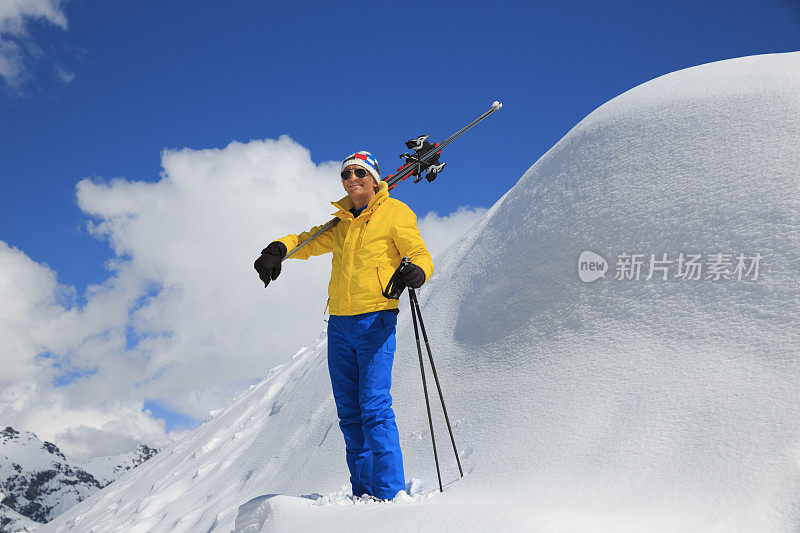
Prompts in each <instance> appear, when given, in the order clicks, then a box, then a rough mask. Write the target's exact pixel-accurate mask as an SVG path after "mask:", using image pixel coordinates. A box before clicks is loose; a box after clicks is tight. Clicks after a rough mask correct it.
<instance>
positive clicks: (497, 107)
mask: <svg viewBox="0 0 800 533" xmlns="http://www.w3.org/2000/svg"><path fill="white" fill-rule="evenodd" d="M501 107H503V104H502V103H500V102H498V101H497V100H495V101H494V102H493V103H492V109H500V108H501Z"/></svg>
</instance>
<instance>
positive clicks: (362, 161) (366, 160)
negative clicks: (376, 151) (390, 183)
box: [342, 151, 381, 183]
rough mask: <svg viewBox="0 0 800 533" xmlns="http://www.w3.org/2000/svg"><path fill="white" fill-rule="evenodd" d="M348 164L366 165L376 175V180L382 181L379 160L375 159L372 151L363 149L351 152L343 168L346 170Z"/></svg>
mask: <svg viewBox="0 0 800 533" xmlns="http://www.w3.org/2000/svg"><path fill="white" fill-rule="evenodd" d="M347 165H359V166H362V167H364V168H365V169H367V170H368V171H369V173H370V174H372V175H373V176H374V177H375V181H377V182H379V183H380V181H381V171H380V170H379V169H378V160H377V159H375V157H374V156H373V155H372V154H371V153H369V152H365V151H361V152H356V153H354V154H351V155H349V156H347V158H346V159H345V160H344V163H342V170H344V168H345V167H346V166H347Z"/></svg>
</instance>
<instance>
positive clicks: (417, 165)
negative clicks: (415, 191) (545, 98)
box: [282, 101, 503, 261]
mask: <svg viewBox="0 0 800 533" xmlns="http://www.w3.org/2000/svg"><path fill="white" fill-rule="evenodd" d="M501 107H503V104H502V103H500V102H497V101H495V102H493V103H492V106H491V107H490V108H489V109H487V110H486V111H484V112H483V113H482V114H481V115H480V116H479V117H478V118H476V119H475V120H473V121H472V122H470V123H469V124H467V125H466V126H464V127H463V128H461V129H460V130H458V131H457V132H455V133H454V134H452V135H451V136H450V137H448V138H447V139H445V140H444V141H442V142H441V143H431V142H430V141H428V136H429V134H425V135H420V136H419V137H416V138H415V139H411V140H409V141H406V148H408V150H409V151H408V152H406V153H404V154H401V155H400V157H401V158H402V159H405V164H404V165H403V166H401V167H400V168H398V169H397V172H396V173H395V174H389V175H388V176H386V179H385V180H383V181H385V182H386V183H387V184H388V185H389V190H391V189H393V188H394V187H396V186H397V185H398V184H399V183H400V182H401V181H403V180H405V179H408V178H409V177H410V176H416V179H415V180H414V183H418V182H419V181H420V180H421V179H422V178H423V173H425V176H424V177H425V179H426V180H427V181H428V183H430V182H432V181H433V180H435V179H436V177H437V176H438V175H439V173H440V172H441V171H442V170H443V169H444V166H445V165H446V164H447V163H441V162H440V161H439V156H440V155H441V154H442V150H443V149H444V148H445V147H446V146H447V145H448V144H450V143H452V142H453V141H455V140H456V139H458V138H459V137H461V136H462V135H464V134H465V133H466V132H467V131H469V130H470V129H471V128H473V127H474V126H475V125H476V124H478V123H479V122H480V121H482V120H483V119H485V118H486V117H488V116H489V115H491V114H492V113H494V112H495V111H497V110H498V109H500V108H501ZM339 220H340V219H339V218H333V219H332V220H329V221H328V222H327V223H326V224H325V225H324V226H322V228H320V229H319V231H317V232H316V233H314V235H312V236H311V237H309V238H308V239H306V240H305V241H303V242H301V243H300V244H298V245H297V247H296V248H295V249H294V250H292V251H291V252H289V253H288V254H286V257H284V258H283V260H282V261H285V260H286V259H289V258H290V257H292V255H293V254H294V253H295V252H297V251H298V250H299V249H300V248H302V247H303V246H305V245H306V244H308V243H310V242H311V241H313V240H314V239H316V238H317V237H319V236H320V235H322V234H323V233H325V232H326V231H328V230H329V229H331V228H332V227H334V226H335V225H336V224H337V223H338V222H339Z"/></svg>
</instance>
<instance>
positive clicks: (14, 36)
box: [0, 0, 74, 87]
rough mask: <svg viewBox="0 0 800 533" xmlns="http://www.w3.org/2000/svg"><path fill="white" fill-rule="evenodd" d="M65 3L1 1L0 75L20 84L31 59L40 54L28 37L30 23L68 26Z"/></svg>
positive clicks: (59, 0)
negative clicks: (63, 5)
mask: <svg viewBox="0 0 800 533" xmlns="http://www.w3.org/2000/svg"><path fill="white" fill-rule="evenodd" d="M62 4H63V0H0V77H2V78H3V79H4V80H5V81H6V83H7V84H8V85H10V86H11V87H19V86H20V84H21V83H22V81H23V80H24V79H25V75H26V68H27V66H28V65H29V63H30V62H31V60H32V59H33V58H35V57H36V56H38V55H41V50H40V49H39V48H38V47H37V46H36V44H35V43H34V42H33V41H32V40H31V39H30V38H29V36H28V32H27V29H26V26H27V24H29V23H30V22H32V21H36V22H45V23H48V24H52V25H55V26H58V27H59V28H62V29H67V18H66V16H64V12H63V10H62ZM64 74H66V75H67V76H69V73H67V72H66V71H64ZM73 77H74V75H73ZM61 79H62V80H64V77H63V76H61ZM69 81H71V79H70V80H69Z"/></svg>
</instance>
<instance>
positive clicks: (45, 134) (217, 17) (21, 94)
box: [0, 0, 800, 426]
mask: <svg viewBox="0 0 800 533" xmlns="http://www.w3.org/2000/svg"><path fill="white" fill-rule="evenodd" d="M62 11H63V14H64V15H65V17H66V20H67V26H66V28H62V27H58V26H56V25H53V24H48V23H46V22H43V21H38V22H37V21H31V22H29V23H28V24H27V26H26V28H27V35H26V36H24V37H18V38H16V39H17V42H24V43H27V44H26V46H29V47H30V48H29V50H31V52H30V53H29V54H28V55H27V56H26V61H25V77H24V79H22V80H18V81H16V82H14V83H11V82H10V81H9V80H8V79H5V80H3V79H2V78H0V146H2V157H0V240H2V241H5V242H6V243H8V244H10V245H12V246H15V247H17V248H19V249H21V250H23V251H24V252H25V253H26V254H27V255H28V256H29V257H30V258H31V259H33V260H34V261H36V262H39V263H46V264H48V265H50V267H52V268H53V269H54V270H55V271H57V273H58V279H59V281H60V282H61V283H65V284H68V285H72V286H74V287H75V288H76V289H77V292H76V294H77V296H78V299H79V300H80V299H81V298H82V296H83V293H84V290H85V288H86V287H87V286H88V285H90V284H95V283H100V282H102V281H104V280H105V279H106V278H108V275H109V274H108V271H107V270H106V268H105V266H104V263H105V261H107V260H108V259H110V258H112V257H113V254H112V251H111V250H110V248H109V246H108V243H106V242H102V241H100V240H98V239H96V238H95V237H92V236H91V235H90V234H89V232H88V231H87V229H86V223H87V220H88V219H87V216H86V214H85V213H82V212H81V210H80V209H79V208H78V204H77V202H76V191H75V187H76V183H77V182H78V181H79V180H81V179H82V178H87V177H89V178H92V179H94V180H111V179H112V178H116V177H123V178H126V179H128V180H140V181H145V182H155V181H158V180H159V179H160V176H159V173H160V172H161V152H162V150H164V149H174V148H182V147H189V148H194V149H200V148H224V147H225V146H226V145H228V143H230V142H231V141H242V142H246V141H248V140H251V139H262V138H273V139H274V138H278V137H279V136H280V135H282V134H288V135H289V136H291V137H292V138H293V139H294V140H295V141H297V142H298V143H299V144H301V145H302V146H305V147H306V148H308V149H309V150H310V151H311V157H312V159H313V161H314V162H315V163H319V162H322V161H326V160H338V159H341V158H342V157H344V156H345V155H347V154H348V153H350V152H352V151H354V150H360V149H367V150H370V151H371V152H372V153H373V154H374V155H376V156H377V158H378V160H379V162H380V163H381V167H382V170H383V172H384V174H386V173H389V172H391V171H393V170H394V168H395V167H396V166H397V164H398V163H399V159H397V155H398V154H400V153H401V152H402V151H404V146H403V141H405V140H406V139H408V138H411V137H415V136H417V135H418V134H421V133H430V134H431V135H432V138H433V139H434V140H440V139H442V138H444V137H446V136H447V135H449V134H450V133H451V132H453V131H454V130H456V129H458V128H460V127H461V126H462V125H464V124H465V123H466V122H467V121H469V120H470V119H472V118H473V117H474V116H476V115H478V114H479V113H481V112H482V111H484V110H485V109H486V108H488V106H489V105H490V104H491V102H492V101H493V100H500V101H502V102H503V103H504V108H503V110H502V111H500V112H499V113H496V114H495V115H493V116H492V117H491V118H490V119H488V120H487V121H486V122H485V123H483V124H481V125H480V126H479V127H478V128H476V129H474V130H473V131H471V132H470V133H469V134H468V135H467V136H465V137H463V138H462V139H461V140H459V141H458V142H457V143H456V144H454V145H452V147H451V148H449V149H448V151H447V153H446V154H445V157H444V158H443V160H444V161H446V162H447V163H448V166H447V169H446V170H445V171H444V173H443V174H442V175H441V177H440V178H439V179H438V180H437V181H436V182H435V183H434V184H432V185H428V184H425V183H420V184H418V185H412V184H411V183H410V182H405V183H404V184H403V185H402V186H401V187H399V188H398V189H395V191H396V194H395V195H396V196H397V197H399V198H400V199H401V200H403V201H405V202H406V203H408V204H409V205H410V206H411V207H412V208H413V209H414V210H415V211H417V213H419V214H421V215H422V214H424V213H427V212H428V211H431V210H435V211H437V212H439V213H440V214H446V213H450V212H452V211H454V210H455V209H457V208H458V207H460V206H465V205H468V206H481V207H489V206H491V205H492V204H493V203H494V202H495V201H496V200H497V199H498V198H499V197H500V196H501V195H502V194H504V193H505V192H506V191H507V190H508V189H509V188H510V187H511V186H512V185H513V184H514V183H515V182H516V180H517V179H518V178H519V177H520V176H521V175H522V173H523V172H524V171H525V170H526V169H527V168H528V167H529V166H530V165H532V164H533V163H534V162H535V161H536V160H537V159H538V158H539V157H540V156H541V155H542V154H544V153H545V152H546V151H547V150H548V149H549V148H550V147H551V146H552V145H553V144H555V143H556V142H557V141H558V140H559V139H560V138H561V137H562V136H563V135H564V134H565V133H566V132H567V131H569V129H571V128H572V127H573V126H574V125H575V124H576V123H577V122H579V121H580V120H581V119H582V118H583V117H584V116H586V115H587V114H588V113H590V112H591V111H592V110H594V109H595V108H597V107H598V106H600V105H601V104H603V103H604V102H606V101H608V100H609V99H611V98H613V97H615V96H616V95H618V94H620V93H622V92H624V91H626V90H628V89H630V88H632V87H634V86H636V85H638V84H641V83H643V82H645V81H648V80H650V79H652V78H654V77H657V76H660V75H662V74H666V73H669V72H672V71H675V70H678V69H682V68H687V67H691V66H694V65H698V64H702V63H707V62H711V61H717V60H722V59H728V58H733V57H740V56H745V55H752V54H763V53H772V52H788V51H796V50H798V49H800V3H798V2H796V1H788V0H785V1H781V0H766V1H760V2H751V1H739V0H733V1H724V2H722V1H718V2H696V1H683V0H681V1H674V2H669V3H665V2H661V3H656V2H596V1H564V2H492V3H488V2H486V3H475V2H336V3H333V2H304V3H301V4H297V3H291V2H244V1H229V2H164V1H163V0H162V1H158V2H156V1H149V0H141V1H138V2H102V1H98V0H94V1H90V0H71V1H68V2H66V3H64V4H63V5H62ZM0 27H2V26H0ZM298 208H299V209H302V206H299V207H298ZM250 230H251V231H254V232H262V233H263V234H264V236H265V237H264V238H265V239H267V238H269V237H272V236H273V235H272V234H273V231H271V230H270V228H250ZM266 242H267V241H265V242H264V244H266ZM257 252H258V250H257V249H254V250H253V254H256V253H257ZM148 407H150V408H151V409H152V410H154V411H158V414H159V415H163V416H164V417H165V418H166V419H167V420H168V426H169V424H172V425H182V424H185V417H180V416H178V415H174V416H172V415H170V411H169V410H168V409H166V408H165V407H163V406H162V405H161V404H159V403H153V402H151V403H149V404H148Z"/></svg>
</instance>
